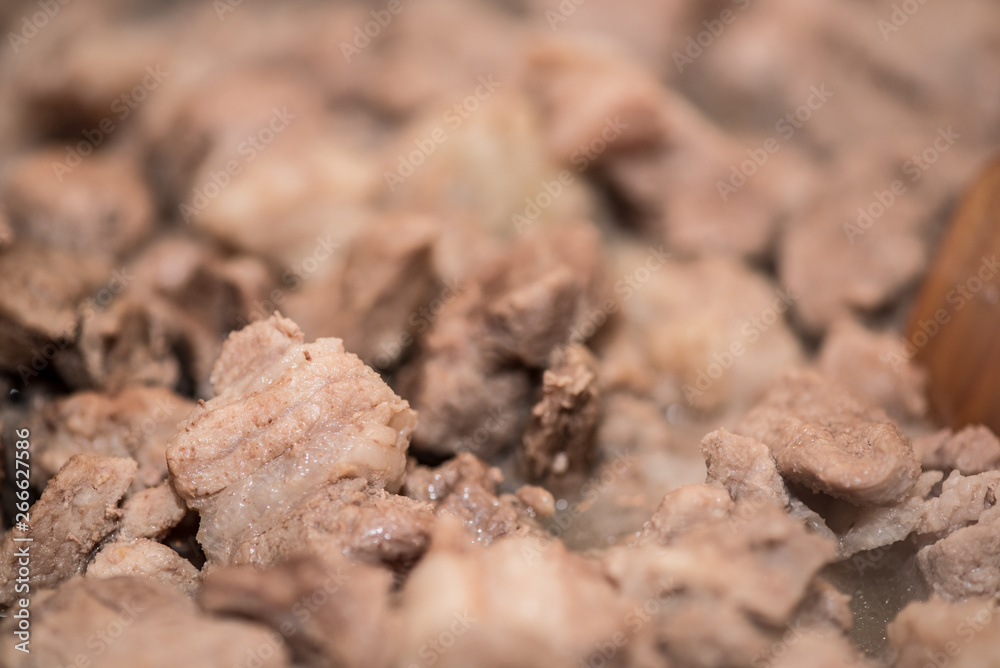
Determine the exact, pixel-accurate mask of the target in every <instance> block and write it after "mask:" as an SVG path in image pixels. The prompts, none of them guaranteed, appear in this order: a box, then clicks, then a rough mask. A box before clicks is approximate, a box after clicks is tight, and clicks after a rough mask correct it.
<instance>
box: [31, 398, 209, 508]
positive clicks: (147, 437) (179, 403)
mask: <svg viewBox="0 0 1000 668" xmlns="http://www.w3.org/2000/svg"><path fill="white" fill-rule="evenodd" d="M193 407H194V403H193V402H192V401H190V400H188V399H185V398H183V397H180V396H178V395H176V394H174V393H173V392H171V391H170V390H167V389H164V388H159V387H141V386H140V387H135V386H133V387H129V388H127V389H125V390H123V391H122V392H120V393H119V394H117V395H107V394H102V393H99V392H78V393H76V394H73V395H70V396H69V397H66V398H64V399H59V400H57V401H54V402H52V403H50V404H48V405H46V406H45V407H43V408H42V409H41V410H40V411H39V412H38V413H37V414H36V415H35V416H34V417H33V420H32V428H31V433H32V434H33V435H34V446H35V454H34V461H35V467H34V469H33V471H32V473H33V474H34V475H35V478H36V482H37V483H39V484H42V483H44V482H45V481H46V480H47V479H48V478H50V477H51V476H52V475H54V474H55V472H56V471H58V470H59V469H60V468H62V467H63V465H65V463H66V462H67V461H68V460H69V458H70V457H72V456H73V455H77V454H86V455H96V456H101V457H131V458H133V459H135V460H136V463H138V465H139V469H138V473H137V474H136V477H135V481H134V482H133V490H139V489H144V488H147V487H152V486H154V485H157V484H159V483H160V482H161V481H163V479H164V478H166V476H167V458H166V454H165V452H166V448H167V440H168V439H169V438H170V437H171V436H173V435H174V433H175V432H176V431H177V425H178V423H179V422H180V421H181V420H182V419H183V418H184V417H185V416H186V415H187V414H188V413H190V412H191V409H192V408H193Z"/></svg>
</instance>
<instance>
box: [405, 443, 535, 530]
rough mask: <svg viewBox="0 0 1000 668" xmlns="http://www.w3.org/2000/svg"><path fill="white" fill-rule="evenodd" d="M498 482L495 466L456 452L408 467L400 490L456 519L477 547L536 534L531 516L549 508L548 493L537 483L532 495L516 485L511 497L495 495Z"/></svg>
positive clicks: (497, 472) (498, 475)
mask: <svg viewBox="0 0 1000 668" xmlns="http://www.w3.org/2000/svg"><path fill="white" fill-rule="evenodd" d="M501 483H503V474H502V473H500V469H498V468H495V467H491V466H488V465H487V464H485V463H483V462H482V461H481V460H480V459H478V458H476V456H475V455H473V454H470V453H467V452H460V453H459V454H458V455H456V456H455V457H454V458H452V459H450V460H448V461H447V462H445V463H444V464H441V465H440V466H438V467H436V468H429V467H426V466H419V465H418V466H414V467H413V468H412V469H411V470H410V471H408V472H407V475H406V482H405V483H404V484H403V488H402V489H401V490H400V494H404V495H406V496H408V497H410V498H413V499H416V500H417V501H421V502H424V503H429V504H432V505H433V506H434V514H435V515H450V516H453V517H457V518H458V519H459V520H461V521H462V524H463V525H464V526H465V528H466V530H467V531H469V533H471V534H472V535H473V536H474V538H475V540H476V541H477V542H479V543H482V544H483V545H489V544H490V543H492V542H493V541H494V540H496V539H497V538H500V537H502V536H510V535H520V534H526V533H538V532H541V527H540V526H539V524H538V519H537V518H538V517H547V516H548V515H551V514H552V512H553V511H554V507H553V503H554V502H553V499H552V495H551V494H549V493H548V492H547V491H545V490H544V489H541V488H537V487H536V488H533V490H537V491H535V492H534V498H533V497H532V496H530V495H531V494H532V492H529V491H528V490H529V489H532V488H528V487H522V488H521V489H520V490H518V493H517V495H516V496H515V495H513V494H499V493H498V488H499V486H500V484H501ZM523 499H528V500H529V501H531V502H532V504H533V505H530V504H528V503H527V502H525V501H524V500H523Z"/></svg>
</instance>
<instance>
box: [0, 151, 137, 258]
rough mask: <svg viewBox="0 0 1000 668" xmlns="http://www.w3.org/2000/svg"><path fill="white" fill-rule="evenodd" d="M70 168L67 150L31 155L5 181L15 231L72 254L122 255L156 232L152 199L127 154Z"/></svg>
mask: <svg viewBox="0 0 1000 668" xmlns="http://www.w3.org/2000/svg"><path fill="white" fill-rule="evenodd" d="M81 160H82V161H81V162H80V163H79V164H76V163H73V164H74V166H73V167H69V166H67V164H66V152H65V151H64V150H57V149H50V150H41V151H38V152H35V153H31V154H28V155H26V156H24V157H23V158H21V159H19V160H17V161H16V162H14V163H13V164H12V165H10V166H9V167H8V168H7V171H6V173H5V175H4V178H3V179H2V181H0V201H2V202H3V204H4V206H5V208H6V211H7V215H8V218H9V220H10V223H11V226H12V228H13V230H14V233H15V234H16V236H17V237H18V238H22V239H25V238H30V239H33V240H35V241H37V242H38V243H42V244H45V245H49V246H52V247H55V248H61V249H64V250H68V251H71V252H85V253H90V254H93V255H97V256H104V255H113V256H118V257H120V256H122V255H123V254H124V253H125V252H126V251H129V250H131V249H132V248H134V247H135V245H136V244H137V243H139V242H140V241H142V240H143V239H144V238H145V237H146V236H148V235H149V233H150V232H151V231H152V227H153V203H152V196H151V195H150V193H149V190H148V188H147V187H146V185H145V183H144V182H143V180H142V178H141V175H140V173H139V169H138V166H137V165H135V164H133V163H132V161H130V160H129V159H128V158H126V157H125V156H124V155H123V154H99V155H97V156H94V157H86V158H81Z"/></svg>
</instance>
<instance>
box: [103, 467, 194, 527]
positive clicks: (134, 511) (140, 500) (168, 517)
mask: <svg viewBox="0 0 1000 668" xmlns="http://www.w3.org/2000/svg"><path fill="white" fill-rule="evenodd" d="M186 513H187V506H185V505H184V499H182V498H181V497H180V496H178V495H177V492H175V491H174V488H173V486H172V485H171V484H170V482H169V481H165V482H162V483H160V484H159V485H157V486H156V487H150V488H148V489H144V490H142V491H141V492H138V493H136V494H132V495H130V496H129V497H128V498H127V499H126V500H125V503H124V504H123V505H122V518H121V522H120V523H119V527H118V534H117V536H118V538H119V539H120V540H133V539H136V538H153V539H160V538H163V537H164V536H166V534H167V533H168V532H169V531H170V530H171V529H173V528H174V527H175V526H177V525H178V524H180V522H181V520H183V519H184V515H185V514H186Z"/></svg>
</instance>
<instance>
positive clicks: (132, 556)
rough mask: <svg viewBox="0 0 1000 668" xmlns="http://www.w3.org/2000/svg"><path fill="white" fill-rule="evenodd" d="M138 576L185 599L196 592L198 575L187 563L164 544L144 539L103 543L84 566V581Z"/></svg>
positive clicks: (199, 576) (192, 566)
mask: <svg viewBox="0 0 1000 668" xmlns="http://www.w3.org/2000/svg"><path fill="white" fill-rule="evenodd" d="M121 575H142V576H146V577H149V578H152V579H154V580H156V581H157V582H161V583H163V584H166V585H170V586H171V587H176V588H177V589H180V590H181V591H182V592H184V593H185V594H187V595H189V596H193V595H194V593H195V592H196V591H197V590H198V582H199V580H200V578H201V574H200V573H198V569H197V568H195V567H194V565H192V564H191V562H190V561H188V560H187V559H185V558H183V557H182V556H180V555H179V554H177V553H176V552H174V551H173V550H171V549H170V548H169V547H167V546H166V545H163V544H161V543H156V542H154V541H151V540H148V539H146V538H139V539H138V540H131V541H121V540H118V541H114V542H112V543H106V544H105V545H104V546H103V547H102V548H101V549H100V551H98V553H97V554H96V555H94V559H93V560H92V561H91V562H90V565H89V566H87V577H88V578H113V577H118V576H121Z"/></svg>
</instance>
